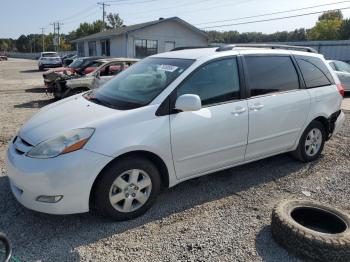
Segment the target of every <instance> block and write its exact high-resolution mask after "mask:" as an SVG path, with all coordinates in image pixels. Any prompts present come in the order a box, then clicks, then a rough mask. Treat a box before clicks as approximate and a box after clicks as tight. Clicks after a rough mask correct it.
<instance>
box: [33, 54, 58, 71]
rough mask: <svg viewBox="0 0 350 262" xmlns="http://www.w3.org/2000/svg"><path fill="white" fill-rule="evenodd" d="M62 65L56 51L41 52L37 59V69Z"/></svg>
mask: <svg viewBox="0 0 350 262" xmlns="http://www.w3.org/2000/svg"><path fill="white" fill-rule="evenodd" d="M52 67H62V59H61V57H60V56H59V55H58V53H56V52H42V53H41V55H40V57H39V60H38V69H39V70H40V71H42V70H44V69H45V68H52Z"/></svg>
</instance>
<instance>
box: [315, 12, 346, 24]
mask: <svg viewBox="0 0 350 262" xmlns="http://www.w3.org/2000/svg"><path fill="white" fill-rule="evenodd" d="M336 19H339V20H342V19H343V13H342V12H341V11H340V10H335V11H327V12H324V13H323V14H322V15H320V16H319V17H318V21H321V20H336Z"/></svg>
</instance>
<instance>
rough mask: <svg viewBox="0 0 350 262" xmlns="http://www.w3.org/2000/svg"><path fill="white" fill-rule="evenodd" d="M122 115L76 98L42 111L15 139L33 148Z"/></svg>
mask: <svg viewBox="0 0 350 262" xmlns="http://www.w3.org/2000/svg"><path fill="white" fill-rule="evenodd" d="M122 113H123V111H120V110H115V109H111V108H108V107H105V106H102V105H98V104H95V103H92V102H90V101H88V100H86V99H85V98H84V97H83V96H82V95H81V94H78V95H75V96H72V97H69V98H66V99H63V100H61V101H58V102H56V103H53V104H51V105H48V106H45V107H43V108H42V109H41V110H40V111H39V112H38V113H37V114H36V115H34V116H33V117H32V118H31V119H30V120H29V121H28V122H27V123H26V124H25V125H24V126H23V127H22V128H21V129H20V131H19V136H20V137H21V138H22V139H24V140H25V141H26V142H28V143H30V144H32V145H37V144H39V143H40V142H42V141H45V140H47V139H50V138H55V137H57V136H59V135H61V134H62V133H64V132H66V131H69V130H72V129H76V128H85V127H93V128H95V127H96V123H97V122H98V121H100V120H102V119H105V118H107V117H110V116H112V115H113V116H117V115H120V114H122Z"/></svg>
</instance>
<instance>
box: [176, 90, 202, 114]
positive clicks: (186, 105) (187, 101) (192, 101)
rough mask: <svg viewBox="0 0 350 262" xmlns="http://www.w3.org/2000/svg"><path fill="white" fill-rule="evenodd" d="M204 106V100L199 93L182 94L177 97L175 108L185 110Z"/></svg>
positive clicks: (194, 109)
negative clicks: (202, 100)
mask: <svg viewBox="0 0 350 262" xmlns="http://www.w3.org/2000/svg"><path fill="white" fill-rule="evenodd" d="M201 108H202V102H201V99H200V97H199V96H198V95H191V94H187V95H182V96H179V97H178V98H177V99H176V103H175V109H177V110H179V111H183V112H187V111H198V110H200V109H201Z"/></svg>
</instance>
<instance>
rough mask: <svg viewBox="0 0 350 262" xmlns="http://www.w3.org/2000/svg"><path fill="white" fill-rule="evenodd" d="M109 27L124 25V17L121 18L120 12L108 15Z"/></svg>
mask: <svg viewBox="0 0 350 262" xmlns="http://www.w3.org/2000/svg"><path fill="white" fill-rule="evenodd" d="M107 21H108V25H107V27H108V28H118V27H121V26H123V19H121V18H120V16H119V14H112V13H109V14H108V15H107Z"/></svg>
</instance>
